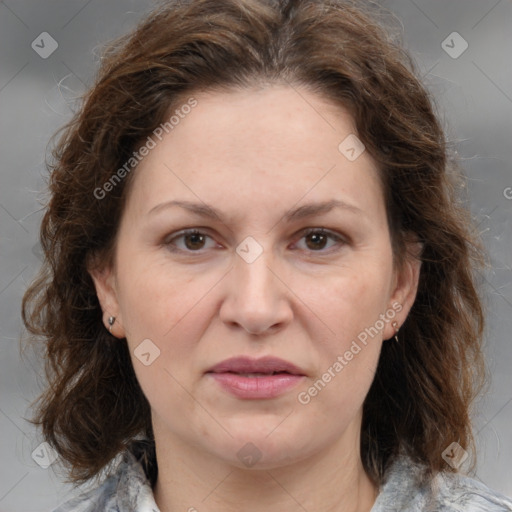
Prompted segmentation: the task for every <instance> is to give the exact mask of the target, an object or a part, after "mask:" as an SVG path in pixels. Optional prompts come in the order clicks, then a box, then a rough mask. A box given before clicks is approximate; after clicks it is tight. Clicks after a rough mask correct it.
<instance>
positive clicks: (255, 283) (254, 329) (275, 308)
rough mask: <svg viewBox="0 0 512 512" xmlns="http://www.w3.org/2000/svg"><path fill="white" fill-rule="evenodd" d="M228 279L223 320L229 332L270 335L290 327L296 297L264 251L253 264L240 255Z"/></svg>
mask: <svg viewBox="0 0 512 512" xmlns="http://www.w3.org/2000/svg"><path fill="white" fill-rule="evenodd" d="M235 257H236V260H235V263H234V265H233V268H232V269H231V272H229V273H228V275H227V276H226V277H227V278H228V279H227V291H226V296H225V298H224V301H223V303H222V306H221V309H220V318H221V320H222V321H223V322H224V323H225V324H227V325H228V326H229V327H230V328H241V329H244V330H245V331H247V332H248V333H250V334H257V335H262V334H268V333H274V332H276V331H278V330H281V329H282V328H283V327H284V326H285V325H287V324H288V323H290V321H291V319H292V318H293V311H292V306H291V302H290V298H291V296H292V295H293V294H292V293H291V292H290V289H289V288H288V287H287V285H286V282H285V281H284V279H283V278H282V277H281V276H279V274H278V271H277V269H275V268H272V267H275V265H273V264H272V261H271V258H270V257H268V256H267V253H266V252H265V251H264V252H263V253H262V254H261V255H260V256H259V257H258V258H257V259H256V260H255V261H253V262H252V263H248V262H246V261H245V260H244V259H243V258H241V257H239V256H238V255H236V256H235Z"/></svg>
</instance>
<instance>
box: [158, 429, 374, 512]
mask: <svg viewBox="0 0 512 512" xmlns="http://www.w3.org/2000/svg"><path fill="white" fill-rule="evenodd" d="M155 426H156V425H155ZM348 430H350V429H348ZM352 430H353V431H352V432H350V431H346V432H345V433H344V436H343V438H342V439H340V440H339V441H338V442H336V443H335V444H334V445H330V446H328V447H327V448H326V449H325V450H324V452H323V453H317V454H315V456H314V457H310V458H307V459H303V460H300V461H296V462H292V463H290V464H288V465H286V466H280V467H275V468H271V469H253V468H251V469H241V468H239V467H238V466H236V465H234V464H230V463H229V461H225V460H219V458H218V457H214V456H212V455H210V454H205V453H204V452H199V451H196V450H195V449H194V447H192V446H188V445H187V444H186V443H183V440H178V439H172V436H169V435H168V433H167V435H166V436H162V435H159V434H162V432H159V429H158V428H155V429H154V431H155V440H156V455H157V462H158V479H157V482H156V485H155V488H154V495H155V500H156V503H157V504H158V507H159V508H160V510H161V512H179V511H188V512H220V511H222V512H234V511H237V512H238V511H239V510H240V506H241V505H242V504H243V509H244V510H245V511H246V512H262V511H265V512H278V511H279V512H292V511H293V512H296V511H297V510H322V512H369V511H370V510H371V508H372V506H373V503H374V502H375V499H376V496H377V487H376V486H375V485H374V483H373V482H372V481H371V480H370V478H369V477H368V476H367V474H366V473H365V471H364V468H363V465H362V462H361V458H360V454H359V449H358V447H359V430H354V427H352ZM354 433H355V435H356V437H357V439H354V435H353V434H354ZM164 437H166V442H162V441H164V439H163V438H164ZM159 441H160V442H159Z"/></svg>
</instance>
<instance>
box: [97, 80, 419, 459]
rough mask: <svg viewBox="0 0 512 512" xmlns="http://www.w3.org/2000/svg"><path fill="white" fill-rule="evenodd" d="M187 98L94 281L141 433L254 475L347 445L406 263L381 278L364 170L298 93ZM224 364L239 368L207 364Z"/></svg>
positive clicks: (402, 286) (141, 176)
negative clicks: (122, 357)
mask: <svg viewBox="0 0 512 512" xmlns="http://www.w3.org/2000/svg"><path fill="white" fill-rule="evenodd" d="M194 97H195V99H196V100H197V105H195V106H194V107H193V108H191V109H188V108H186V109H182V110H181V111H180V112H181V116H180V118H179V122H178V123H176V121H175V120H174V124H173V129H172V130H169V133H167V134H166V133H165V131H164V136H163V137H162V140H161V141H158V139H157V138H156V137H154V139H155V141H158V143H157V144H156V147H154V148H152V149H150V150H149V154H147V155H146V156H145V157H144V158H143V160H142V161H141V163H140V164H139V166H138V168H137V169H136V170H135V171H133V172H136V176H134V177H133V178H134V181H133V183H132V188H131V191H130V194H129V196H128V201H127V203H126V207H125V211H124V214H123V218H122V222H121V225H120V230H119V233H118V240H117V247H116V257H115V265H114V268H112V269H105V270H104V271H103V272H101V273H98V272H95V273H94V275H93V277H94V279H95V283H96V287H97V290H98V296H99V298H100V301H101V303H102V306H103V309H104V313H105V318H106V317H107V316H108V315H114V316H115V317H116V322H115V324H114V327H113V330H112V332H113V334H114V335H116V336H118V337H126V338H127V341H128V345H129V348H130V352H131V356H132V361H133V365H134V368H135V372H136V375H137V378H138V380H139V382H140V385H141V387H142V389H143V391H144V393H145V395H146V397H147V399H148V401H149V403H150V405H151V408H152V419H153V424H154V429H155V434H156V436H157V443H158V442H159V440H165V442H166V443H169V444H170V445H173V444H175V445H177V444H178V443H179V444H180V445H181V446H188V447H190V449H191V450H199V451H201V452H202V453H203V454H207V455H211V456H214V457H217V458H220V459H222V460H224V461H226V462H228V463H230V464H235V465H237V466H239V467H243V466H244V464H245V465H246V466H252V465H253V464H254V462H255V461H256V460H258V459H259V460H258V462H257V465H256V466H255V467H260V468H261V467H268V468H270V467H277V466H279V465H284V464H288V463H290V462H292V461H294V460H297V461H298V460H301V459H304V458H306V457H309V456H313V455H315V454H318V453H320V451H321V450H324V449H327V448H330V447H332V446H333V445H334V444H338V446H339V445H340V443H341V444H343V443H349V444H346V446H350V449H351V450H353V449H357V446H358V444H355V446H354V440H357V439H358V435H359V429H360V421H361V411H362V404H363V400H364V398H365V396H366V394H367V392H368V389H369V387H370V385H371V382H372V380H373V377H374V373H375V369H376V365H377V361H378V358H379V352H380V349H381V345H382V342H383V340H386V339H388V338H392V336H394V334H395V329H394V326H393V322H397V324H398V325H401V324H402V323H403V321H404V320H405V317H406V314H407V312H408V311H409V308H410V306H411V303H412V301H413V299H414V294H415V289H416V282H417V275H418V267H419V265H418V264H417V263H414V262H413V261H410V262H409V263H408V264H407V265H406V266H405V270H404V271H403V272H401V273H400V274H395V273H394V267H393V255H392V248H391V243H390V233H389V228H388V225H387V219H386V211H385V203H384V198H383V191H382V188H381V184H380V182H379V179H378V175H377V169H376V166H375V164H374V162H373V161H372V159H371V158H370V156H369V154H368V152H366V151H363V152H362V153H361V154H360V155H358V153H360V152H361V149H362V148H361V147H360V146H359V145H358V141H357V139H355V138H354V135H353V134H354V132H355V127H354V124H353V120H352V118H351V117H350V116H349V115H348V114H347V113H346V112H345V111H344V110H342V109H340V108H339V107H335V106H334V105H331V104H329V103H326V102H325V101H324V100H322V99H321V98H320V97H318V96H316V95H315V94H314V93H311V92H309V91H307V90H304V89H293V88H288V87H277V86H274V87H270V88H266V89H258V90H257V89H254V90H246V91H238V92H229V93H228V92H226V93H209V94H206V93H201V94H196V95H194ZM184 103H185V102H184ZM185 111H186V112H188V113H187V114H186V115H185V114H183V112H185ZM347 137H349V138H348V139H347ZM340 143H341V145H340ZM149 145H150V146H152V145H153V144H149ZM174 202H176V203H174ZM178 203H179V204H178ZM213 212H215V213H213ZM185 229H192V230H197V231H198V232H199V233H197V234H193V233H192V234H185V235H184V234H183V231H184V230H185ZM308 230H309V232H308ZM120 342H121V341H120ZM387 343H394V341H393V340H390V341H387ZM234 357H244V358H248V359H249V360H252V363H253V364H254V366H250V363H251V361H250V362H249V366H244V365H243V364H241V363H240V362H238V363H237V362H236V361H234V362H232V364H231V366H230V365H229V364H227V365H221V366H217V368H216V369H215V370H216V371H215V372H214V373H212V372H211V370H212V369H213V368H214V367H215V366H216V365H219V363H223V362H224V361H226V360H228V359H231V358H234ZM261 358H267V359H268V358H279V359H281V360H284V361H286V362H288V363H290V364H291V365H294V367H293V369H291V367H286V366H283V365H282V364H281V363H279V362H275V361H274V363H275V365H274V366H272V361H271V362H270V363H269V362H268V360H267V361H266V362H265V361H263V362H262V361H258V360H261ZM282 370H287V372H282ZM274 371H276V372H279V373H277V374H273V375H272V373H273V372H274ZM249 374H251V375H249ZM162 442H164V441H162ZM249 461H250V462H249Z"/></svg>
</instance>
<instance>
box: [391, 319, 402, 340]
mask: <svg viewBox="0 0 512 512" xmlns="http://www.w3.org/2000/svg"><path fill="white" fill-rule="evenodd" d="M391 325H392V326H393V329H395V341H396V342H397V343H398V336H397V333H398V331H399V330H400V328H399V327H398V322H393V323H392V324H391Z"/></svg>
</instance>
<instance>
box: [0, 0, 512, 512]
mask: <svg viewBox="0 0 512 512" xmlns="http://www.w3.org/2000/svg"><path fill="white" fill-rule="evenodd" d="M379 3H380V4H381V5H383V6H384V7H387V8H389V9H390V11H392V12H393V13H394V15H395V16H396V19H397V23H398V24H399V25H400V24H401V26H402V28H401V31H402V37H403V41H404V44H405V46H406V48H407V49H408V50H409V52H410V53H411V54H412V56H413V58H414V60H415V61H416V63H417V66H418V69H419V71H420V74H421V76H422V77H423V80H424V82H425V84H426V86H427V87H428V89H429V90H430V91H431V92H432V94H433V96H434V97H435V99H436V102H437V105H438V109H439V114H440V116H441V119H442V120H443V123H444V125H445V127H446V130H447V133H448V138H449V140H451V141H453V142H455V143H456V145H457V150H458V153H459V156H460V157H461V158H462V161H463V165H464V169H465V171H466V173H467V175H468V177H469V182H468V185H469V197H470V207H471V210H472V212H473V215H474V217H475V219H476V222H477V224H478V226H479V229H480V231H481V233H482V236H483V238H484V240H485V244H486V247H487V249H488V251H489V253H490V268H489V270H488V271H487V272H486V273H485V274H483V275H482V276H481V281H482V283H483V292H484V294H485V297H486V306H487V309H488V328H487V334H486V353H487V357H488V366H489V369H490V374H491V377H492V381H491V383H490V386H489V390H488V392H487V394H486V395H485V396H484V397H483V399H482V400H481V401H480V402H479V403H478V408H477V409H476V410H475V413H474V425H475V432H476V438H477V445H478V461H479V464H478V467H477V471H476V474H475V475H474V476H475V477H476V478H478V479H480V480H481V481H483V482H484V483H485V484H487V485H488V486H490V487H493V488H494V489H496V490H498V491H501V492H503V493H505V494H507V495H509V496H512V469H511V466H510V461H511V459H512V434H511V432H512V371H511V368H510V366H511V364H512V337H511V333H512V273H511V265H512V222H511V217H512V64H511V60H510V53H511V51H512V2H511V0H386V1H381V2H379ZM153 5H154V2H152V1H150V0H122V1H121V0H103V1H102V0H37V1H36V0H5V1H1V2H0V152H1V155H2V158H1V160H0V434H1V435H0V512H25V511H26V512H29V511H30V512H40V511H41V512H42V511H50V510H52V509H53V508H54V507H56V506H57V505H58V504H60V503H61V502H63V501H65V500H67V499H69V498H70V497H71V496H72V495H73V494H74V493H76V492H77V491H76V490H75V491H73V489H72V488H71V487H70V486H66V485H64V484H62V483H61V479H60V478H59V476H58V475H56V474H55V473H54V472H53V467H54V466H52V465H51V463H52V462H53V458H52V454H51V452H49V451H48V450H47V449H46V448H45V446H44V445H41V442H42V439H41V437H40V434H38V432H37V431H36V430H35V429H34V428H33V427H32V426H31V424H30V423H28V422H27V421H26V418H27V417H29V415H30V410H29V406H30V403H31V401H32V400H33V399H34V398H35V397H36V396H37V394H38V391H39V389H40V386H41V382H42V378H41V361H39V360H38V359H37V357H36V356H35V354H33V353H30V352H27V354H26V355H25V357H23V358H22V357H21V354H20V348H19V347H20V345H19V338H20V334H22V332H23V331H22V326H21V320H20V302H21V297H22V295H23V292H24V290H25V288H26V286H27V284H28V283H29V282H30V280H31V279H32V278H33V276H34V275H35V273H36V271H37V269H38V266H39V264H40V258H41V254H40V249H39V246H38V243H37V239H38V224H39V222H40V219H41V201H44V199H45V197H46V195H45V191H44V186H45V181H44V176H45V166H44V160H45V155H46V154H47V151H48V149H49V147H48V143H49V140H50V137H51V136H52V135H53V133H54V132H55V131H56V130H57V129H58V128H59V127H60V126H62V125H63V124H64V123H66V122H67V121H68V120H69V119H70V116H71V114H72V111H73V108H75V105H76V99H77V98H79V96H80V95H81V94H83V93H84V91H85V90H86V89H87V88H88V87H89V86H90V85H91V84H92V79H93V77H94V74H95V71H96V69H97V66H98V62H99V56H100V52H101V47H102V45H103V44H104V43H105V42H107V41H108V40H110V39H112V38H114V37H116V36H119V35H121V34H123V33H125V32H127V31H129V30H130V29H131V28H132V27H134V25H135V24H136V23H137V22H138V21H139V20H140V19H141V17H142V16H143V15H144V14H145V13H146V12H148V11H149V10H151V8H152V6H153Z"/></svg>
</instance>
